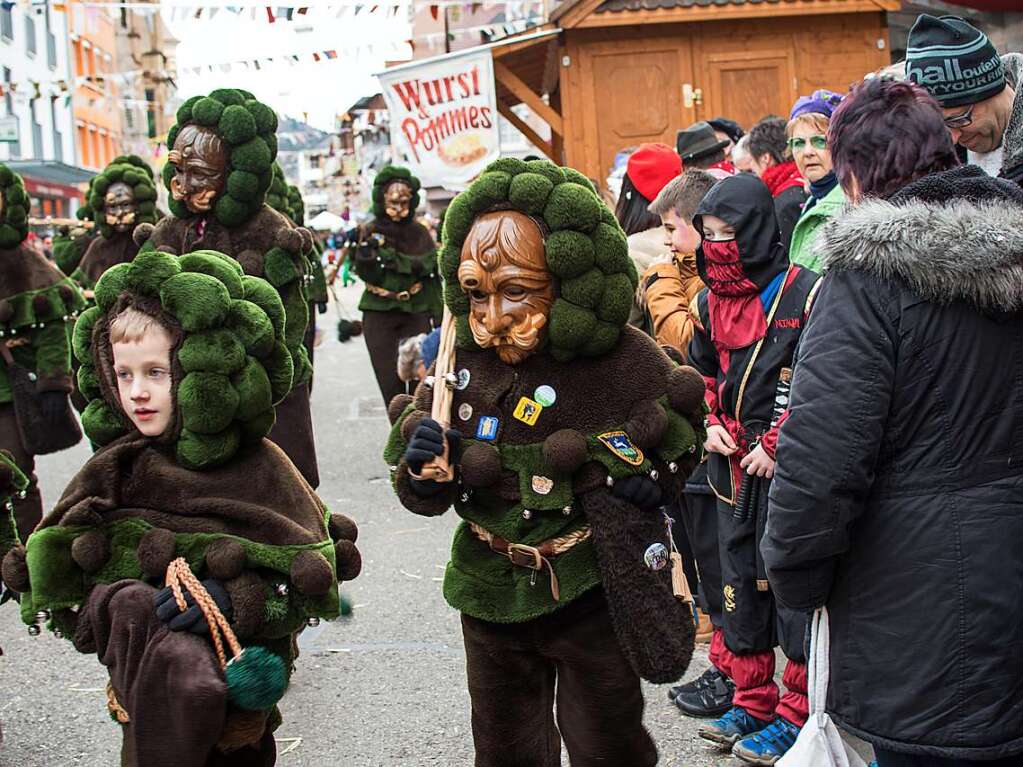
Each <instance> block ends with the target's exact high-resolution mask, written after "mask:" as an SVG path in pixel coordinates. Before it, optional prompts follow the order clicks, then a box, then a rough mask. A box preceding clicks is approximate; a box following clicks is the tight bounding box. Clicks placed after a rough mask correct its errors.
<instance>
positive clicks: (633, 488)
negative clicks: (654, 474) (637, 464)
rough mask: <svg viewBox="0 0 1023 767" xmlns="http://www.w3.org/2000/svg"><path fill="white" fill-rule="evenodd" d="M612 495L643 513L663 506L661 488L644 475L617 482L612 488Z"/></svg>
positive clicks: (624, 478)
mask: <svg viewBox="0 0 1023 767" xmlns="http://www.w3.org/2000/svg"><path fill="white" fill-rule="evenodd" d="M611 495H613V496H614V497H615V498H621V499H622V500H623V501H625V502H626V503H631V504H632V505H633V506H635V507H636V508H638V509H641V510H643V511H647V510H649V509H656V508H657V507H658V506H660V505H661V488H660V486H659V485H658V484H657V483H656V482H655V481H654V480H652V479H650V477H647V476H645V475H643V474H634V475H632V476H630V477H623V478H622V479H619V480H616V481H615V484H614V487H612V488H611Z"/></svg>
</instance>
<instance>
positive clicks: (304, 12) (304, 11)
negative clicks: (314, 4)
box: [298, 8, 309, 16]
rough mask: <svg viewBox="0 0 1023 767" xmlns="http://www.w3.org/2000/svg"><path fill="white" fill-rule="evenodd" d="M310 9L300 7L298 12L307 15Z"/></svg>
mask: <svg viewBox="0 0 1023 767" xmlns="http://www.w3.org/2000/svg"><path fill="white" fill-rule="evenodd" d="M308 10H309V9H308V8H299V9H298V13H299V15H300V16H305V15H306V12H307V11H308Z"/></svg>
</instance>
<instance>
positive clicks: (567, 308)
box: [550, 298, 597, 350]
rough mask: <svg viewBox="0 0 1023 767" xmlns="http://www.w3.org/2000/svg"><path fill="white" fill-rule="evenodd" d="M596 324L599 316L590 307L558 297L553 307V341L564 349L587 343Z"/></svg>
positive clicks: (551, 335)
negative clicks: (583, 307) (582, 306)
mask: <svg viewBox="0 0 1023 767" xmlns="http://www.w3.org/2000/svg"><path fill="white" fill-rule="evenodd" d="M596 324H597V318H596V316H595V315H594V314H593V312H592V311H590V310H589V309H582V308H580V307H578V306H576V305H575V304H572V303H569V302H568V301H566V300H565V299H563V298H559V299H556V300H555V301H554V306H553V307H552V308H551V329H550V339H551V343H552V344H553V345H554V346H555V347H560V348H562V349H573V350H574V349H578V348H579V347H581V346H582V345H583V344H585V343H586V341H587V339H588V337H589V335H590V333H591V332H592V331H593V328H594V327H595V326H596Z"/></svg>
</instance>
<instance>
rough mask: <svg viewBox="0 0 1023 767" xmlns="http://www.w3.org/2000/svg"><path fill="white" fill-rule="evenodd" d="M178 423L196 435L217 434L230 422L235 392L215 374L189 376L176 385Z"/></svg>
mask: <svg viewBox="0 0 1023 767" xmlns="http://www.w3.org/2000/svg"><path fill="white" fill-rule="evenodd" d="M177 394H178V396H177V399H178V409H179V410H180V411H181V423H182V425H183V426H184V427H185V428H186V429H188V430H189V431H193V432H195V433H196V434H217V433H219V432H221V431H223V430H224V429H226V428H227V427H228V426H229V425H230V424H231V421H233V420H234V414H235V411H236V410H237V409H238V392H236V391H235V390H234V387H232V386H231V384H230V382H229V381H228V379H227V378H226V377H225V376H222V375H220V374H219V373H189V374H188V375H186V376H185V378H184V380H182V381H181V383H180V384H178V393H177Z"/></svg>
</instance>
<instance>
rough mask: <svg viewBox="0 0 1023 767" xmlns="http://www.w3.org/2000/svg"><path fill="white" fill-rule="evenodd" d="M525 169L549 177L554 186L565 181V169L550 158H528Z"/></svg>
mask: <svg viewBox="0 0 1023 767" xmlns="http://www.w3.org/2000/svg"><path fill="white" fill-rule="evenodd" d="M526 170H527V171H528V172H529V173H538V174H539V175H541V176H544V177H545V178H548V179H550V181H551V183H552V184H554V185H555V186H557V185H558V184H564V183H565V171H564V170H562V169H561V168H560V167H559V166H557V165H555V164H554V163H552V162H551V161H550V160H529V161H528V162H527V163H526Z"/></svg>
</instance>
